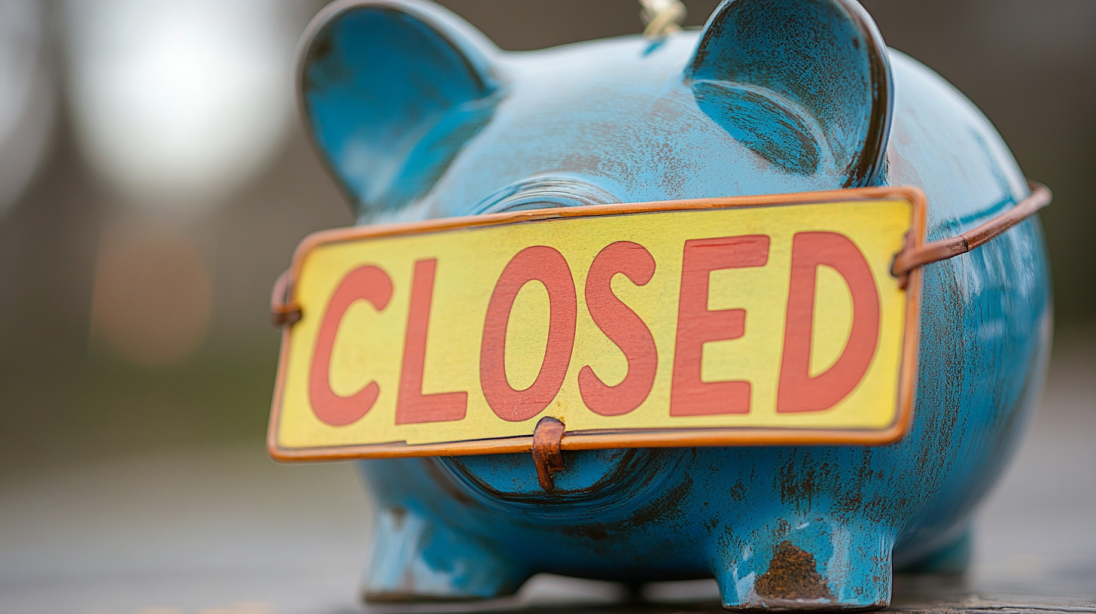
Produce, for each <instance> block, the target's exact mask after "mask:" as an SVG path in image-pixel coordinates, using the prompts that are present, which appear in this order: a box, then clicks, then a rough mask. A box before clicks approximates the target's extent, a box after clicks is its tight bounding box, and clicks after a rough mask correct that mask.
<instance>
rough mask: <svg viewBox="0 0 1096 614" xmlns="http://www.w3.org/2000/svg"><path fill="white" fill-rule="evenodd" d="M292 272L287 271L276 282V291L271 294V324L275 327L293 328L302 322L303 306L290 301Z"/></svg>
mask: <svg viewBox="0 0 1096 614" xmlns="http://www.w3.org/2000/svg"><path fill="white" fill-rule="evenodd" d="M290 272H291V271H289V270H287V271H285V272H284V273H282V274H281V275H279V276H278V279H277V281H275V282H274V290H273V292H271V294H270V322H271V323H272V324H274V326H277V327H279V328H280V327H282V326H292V325H294V324H296V323H297V322H300V321H301V306H300V305H298V304H297V301H294V300H292V299H290V298H289V297H290V290H291V288H290V282H289V279H290Z"/></svg>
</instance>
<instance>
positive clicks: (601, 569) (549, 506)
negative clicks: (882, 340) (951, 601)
mask: <svg viewBox="0 0 1096 614" xmlns="http://www.w3.org/2000/svg"><path fill="white" fill-rule="evenodd" d="M299 68H300V70H299V75H300V82H299V87H300V101H301V106H302V109H303V117H304V119H305V123H306V124H307V126H308V127H309V129H310V131H311V135H312V138H313V140H314V143H315V145H316V147H317V150H318V151H319V152H320V154H321V157H322V158H323V159H324V160H325V161H326V163H327V165H328V167H329V169H330V170H331V172H332V174H333V175H334V177H335V178H336V179H337V181H338V182H339V184H340V185H341V186H342V188H343V189H344V190H345V192H346V195H347V196H348V198H349V199H350V200H351V201H352V203H353V206H354V207H355V211H356V215H357V220H358V223H359V224H361V225H370V224H382V223H394V222H415V221H422V220H429V219H438V218H451V217H457V216H476V215H480V214H491V213H500V212H513V211H519V210H532V209H540V208H549V207H571V206H583V205H604V204H611V203H643V202H657V201H676V200H683V199H698V198H709V197H736V196H755V195H771V194H788V193H802V192H817V191H827V190H842V189H846V188H863V187H872V186H876V187H885V186H911V187H914V188H918V189H920V190H921V191H922V192H923V193H924V195H925V196H926V202H927V208H926V226H925V228H926V232H927V239H928V240H929V241H934V240H941V239H947V238H951V237H957V236H960V235H962V233H965V232H968V231H971V230H972V229H975V228H977V227H979V226H980V225H982V224H984V223H986V222H988V221H990V220H992V219H993V218H995V217H996V216H1000V215H1002V214H1007V213H1008V212H1009V211H1010V210H1012V209H1014V208H1015V207H1017V206H1018V204H1019V203H1021V202H1022V201H1025V200H1026V199H1028V198H1029V195H1030V191H1029V185H1028V184H1027V182H1026V181H1025V178H1024V176H1023V175H1022V174H1021V172H1020V169H1019V168H1018V167H1017V164H1016V162H1015V161H1014V160H1013V158H1012V156H1011V154H1010V153H1009V150H1008V149H1007V147H1006V146H1005V144H1004V143H1003V142H1002V139H1001V138H1000V136H999V135H998V134H997V132H996V131H995V130H994V128H993V127H992V126H991V125H990V123H989V122H988V121H987V120H986V118H985V117H983V116H982V114H981V113H979V111H978V110H977V109H976V108H975V107H974V106H973V105H972V104H971V103H970V101H968V100H967V99H966V98H964V97H963V96H962V95H961V94H960V93H959V92H958V91H956V90H955V89H954V88H953V87H951V86H950V85H949V84H948V83H946V82H945V81H944V80H943V79H941V78H940V77H939V76H938V75H936V74H935V73H933V72H932V71H931V70H929V69H927V68H925V67H924V66H922V65H921V64H919V63H918V62H916V61H915V60H913V59H911V58H909V57H907V56H905V55H903V54H901V53H899V52H897V51H894V50H892V49H888V48H887V47H886V46H885V45H884V43H883V40H882V38H881V37H880V34H879V32H878V31H877V29H876V26H875V25H874V23H873V21H872V20H871V18H870V16H869V15H868V14H867V13H866V12H865V11H864V10H863V8H861V7H860V6H859V5H858V4H856V3H855V2H854V0H800V1H796V2H772V1H767V0H727V1H725V2H723V3H722V4H721V5H720V6H719V7H718V8H717V9H716V11H715V12H714V14H713V15H712V16H711V18H710V19H709V20H708V22H707V25H705V26H704V27H703V28H702V29H700V30H696V31H688V30H686V31H678V32H673V33H669V34H665V35H661V36H657V37H644V36H638V35H637V36H630V37H621V38H615V39H609V40H600V41H591V42H587V43H582V44H575V45H567V46H564V47H559V48H555V49H547V50H543V51H537V52H522V53H510V52H503V51H500V50H499V49H497V48H496V47H495V46H494V45H492V43H491V42H490V41H488V40H487V39H486V38H485V37H484V36H483V35H482V34H480V33H479V32H477V31H476V30H475V29H474V28H472V27H471V26H469V25H468V24H467V23H465V22H463V21H462V20H461V19H460V18H458V17H456V16H454V15H453V14H451V13H449V12H447V11H446V10H444V9H442V8H439V7H437V6H434V5H431V4H427V3H424V2H419V1H415V0H370V1H366V0H357V1H351V2H338V3H336V4H334V5H332V6H330V7H328V8H327V9H326V10H324V11H323V12H322V13H321V14H320V15H319V16H318V17H317V18H316V19H315V21H314V22H313V24H312V25H311V27H310V29H309V30H308V33H307V34H306V38H305V41H304V44H303V45H302V51H301V55H300V58H299ZM919 283H920V284H921V286H920V288H921V310H920V315H919V327H920V328H919V331H920V345H919V352H918V354H917V356H916V364H917V377H916V381H915V386H914V389H915V396H914V398H915V401H914V404H913V413H912V422H911V423H910V426H909V428H908V431H907V432H906V433H905V434H904V436H902V437H901V438H900V439H899V440H897V441H895V442H892V443H888V444H885V445H855V444H851V445H850V444H846V445H723V446H700V447H696V446H691V447H690V446H673V445H669V446H661V447H648V448H644V447H630V448H624V449H612V448H610V449H593V450H564V451H563V452H562V454H561V459H560V460H559V463H560V467H562V470H560V471H558V472H557V473H555V474H554V476H553V482H552V488H550V489H548V488H546V487H545V486H543V484H542V482H543V480H541V479H540V476H538V472H537V467H536V466H535V463H534V462H533V460H532V459H531V458H530V456H529V454H527V453H523V454H518V453H508V454H493V453H492V454H481V455H467V456H426V457H421V458H388V459H371V460H362V461H360V468H361V472H362V474H363V475H364V479H365V482H366V484H367V487H368V490H369V491H371V493H372V495H373V496H374V497H375V502H376V516H375V529H374V544H373V552H372V557H371V563H370V564H369V565H368V569H367V572H366V574H365V578H364V586H363V594H364V598H365V599H366V601H367V602H370V603H384V602H417V601H439V600H469V599H487V598H494V597H500V596H505V595H510V594H513V593H514V592H515V591H517V590H518V589H519V588H520V587H521V586H522V584H523V583H524V582H525V581H526V580H527V579H528V578H530V577H531V576H532V575H534V574H537V573H554V574H563V575H568V576H574V577H581V578H591V579H601V580H610V581H619V582H622V583H626V584H628V585H631V586H639V585H642V584H643V583H647V582H653V581H666V580H680V579H694V578H705V577H712V576H714V577H715V579H716V581H717V583H718V586H719V589H720V592H721V595H722V601H723V604H724V606H725V607H728V608H754V607H758V608H762V607H763V608H773V607H775V608H805V609H809V608H830V609H832V608H848V609H865V608H881V607H885V606H887V605H888V603H889V601H890V596H891V583H892V577H893V573H894V572H895V571H903V570H906V571H948V572H959V571H962V569H963V568H964V567H965V565H966V564H967V562H968V559H969V550H970V545H969V544H970V541H969V540H970V530H971V529H970V527H971V514H972V511H973V510H974V508H975V506H976V504H977V503H978V501H979V500H980V499H981V498H982V497H983V496H984V495H985V493H986V492H987V491H988V490H989V489H990V487H991V486H992V485H993V483H994V482H995V480H996V479H997V478H998V476H999V475H1000V473H1001V471H1002V468H1003V467H1004V466H1005V464H1006V461H1007V460H1008V458H1009V456H1010V455H1011V453H1012V452H1013V451H1014V449H1015V448H1016V446H1017V442H1018V439H1019V437H1020V435H1021V433H1022V432H1023V430H1024V428H1025V425H1026V424H1027V423H1028V421H1029V419H1030V418H1031V416H1032V413H1033V411H1034V408H1035V405H1036V400H1037V399H1038V397H1039V393H1040V389H1041V386H1042V383H1043V378H1044V366H1045V363H1046V357H1047V351H1048V350H1047V348H1048V339H1049V334H1050V326H1051V324H1050V322H1051V312H1050V300H1051V297H1050V289H1049V285H1048V269H1047V262H1046V257H1045V247H1044V243H1043V238H1042V234H1041V230H1040V226H1039V224H1038V221H1037V219H1036V218H1028V219H1026V220H1023V221H1021V222H1020V223H1018V224H1016V225H1015V226H1013V227H1011V228H1010V229H1009V230H1007V231H1006V232H1003V233H1002V234H1000V235H999V236H997V237H996V238H994V239H993V240H991V241H988V242H986V243H985V244H984V245H982V246H981V247H978V248H977V249H974V250H971V251H969V253H965V254H962V255H959V256H957V257H954V258H949V259H943V260H940V261H939V262H934V263H931V264H925V265H924V266H923V268H922V276H921V278H920V280H919ZM440 325H444V324H440ZM557 468H559V467H557Z"/></svg>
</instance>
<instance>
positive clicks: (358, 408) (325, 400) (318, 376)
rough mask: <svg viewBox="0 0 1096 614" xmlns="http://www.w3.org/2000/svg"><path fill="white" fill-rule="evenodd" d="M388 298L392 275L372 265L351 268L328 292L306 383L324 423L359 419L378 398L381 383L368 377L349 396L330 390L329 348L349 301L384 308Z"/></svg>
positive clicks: (332, 424)
mask: <svg viewBox="0 0 1096 614" xmlns="http://www.w3.org/2000/svg"><path fill="white" fill-rule="evenodd" d="M391 298H392V279H391V278H390V277H389V276H388V274H387V273H385V272H384V271H383V270H381V269H380V268H378V267H375V266H363V267H359V268H357V269H354V270H353V271H351V272H350V273H349V274H348V275H347V276H346V277H344V278H343V280H342V281H341V282H340V283H339V287H338V288H336V289H335V292H334V294H332V295H331V301H330V302H329V303H328V305H327V313H325V314H324V316H323V322H322V323H321V324H320V332H319V335H317V338H316V350H315V352H313V354H312V371H311V376H310V377H309V386H308V400H309V401H310V402H311V404H312V412H313V413H315V414H316V417H317V418H319V419H320V421H322V422H324V423H325V424H329V425H331V426H346V425H348V424H353V423H354V422H357V421H358V420H361V418H362V417H363V416H365V414H366V413H367V412H368V411H369V410H370V409H372V407H373V403H375V402H376V401H377V396H378V395H379V394H380V392H381V387H380V386H379V385H377V382H376V381H370V382H369V384H367V385H366V386H365V388H362V389H361V390H360V391H358V392H357V393H355V394H352V395H350V396H348V397H342V396H339V395H337V394H335V392H334V391H333V390H331V377H330V375H331V373H330V372H331V351H332V350H333V349H334V347H335V335H336V333H338V332H339V325H340V324H341V323H342V319H343V315H344V314H346V310H347V309H349V308H350V306H351V305H353V304H354V303H355V302H357V301H368V302H369V303H370V304H371V305H373V307H374V308H375V309H376V310H377V311H383V310H384V308H385V307H387V306H388V300H389V299H391Z"/></svg>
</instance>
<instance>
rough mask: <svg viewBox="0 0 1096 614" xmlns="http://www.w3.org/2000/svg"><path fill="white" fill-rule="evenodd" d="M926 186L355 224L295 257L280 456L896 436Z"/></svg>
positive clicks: (909, 382)
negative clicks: (908, 254) (543, 422)
mask: <svg viewBox="0 0 1096 614" xmlns="http://www.w3.org/2000/svg"><path fill="white" fill-rule="evenodd" d="M923 235H924V197H923V195H922V194H921V192H920V191H918V190H916V189H913V188H863V189H855V190H839V191H834V192H816V193H810V194H792V195H779V196H764V197H746V198H726V199H705V200H694V201H673V202H663V203H646V204H628V205H598V206H591V207H575V208H567V209H545V210H537V211H522V212H516V213H503V214H496V215H484V216H477V217H471V218H460V219H444V220H435V221H428V222H421V223H413V224H397V225H385V226H371V227H362V228H350V229H344V230H335V231H329V232H322V233H318V234H316V235H313V236H311V237H309V238H308V239H306V240H305V241H304V243H303V244H302V245H301V247H300V248H299V249H298V251H297V254H296V256H295V258H294V263H293V268H292V270H291V279H292V284H291V293H292V300H293V301H294V302H295V303H296V304H297V305H299V306H300V309H301V318H300V320H299V321H297V322H296V323H294V324H293V325H292V326H288V327H286V330H285V333H284V338H283V345H282V355H281V364H280V366H279V374H278V382H277V385H276V391H275V397H274V405H273V410H272V416H271V423H270V431H269V447H270V450H271V454H272V455H273V456H274V457H276V458H280V459H330V458H369V457H392V456H419V455H453V454H486V453H501V452H518V451H525V450H529V449H530V447H531V445H532V434H533V429H534V427H535V425H536V423H537V421H538V420H539V419H540V418H542V417H545V416H551V417H554V418H556V419H558V420H560V421H561V422H563V423H564V425H565V428H566V432H565V436H564V438H563V441H562V447H563V448H564V449H592V448H621V447H646V446H697V445H746V444H750V445H756V444H883V443H889V442H893V441H895V440H896V439H898V438H899V437H901V436H902V435H903V434H904V433H905V430H906V429H907V428H908V425H909V421H910V412H911V411H912V401H913V399H912V397H913V388H914V382H915V381H916V377H915V376H916V373H915V369H916V365H917V334H918V323H919V321H918V293H919V288H920V284H919V278H918V275H919V273H918V271H916V270H915V271H914V272H912V273H911V274H910V279H909V283H908V284H904V283H900V280H898V279H897V278H896V277H894V276H893V275H892V274H891V263H892V262H893V260H894V257H895V255H896V254H897V253H898V252H899V251H901V250H902V249H903V248H906V247H908V246H915V245H919V244H920V242H921V241H922V240H923Z"/></svg>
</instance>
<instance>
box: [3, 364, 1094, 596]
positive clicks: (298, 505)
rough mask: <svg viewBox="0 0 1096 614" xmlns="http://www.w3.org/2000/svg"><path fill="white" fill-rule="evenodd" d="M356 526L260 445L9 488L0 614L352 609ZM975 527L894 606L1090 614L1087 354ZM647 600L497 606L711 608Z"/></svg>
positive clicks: (351, 487)
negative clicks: (969, 560)
mask: <svg viewBox="0 0 1096 614" xmlns="http://www.w3.org/2000/svg"><path fill="white" fill-rule="evenodd" d="M368 516H369V505H368V502H367V500H366V497H365V495H364V494H363V493H362V491H361V488H360V486H359V484H358V480H357V476H356V474H355V472H354V470H353V467H352V466H350V465H347V464H329V465H293V466H289V465H276V464H274V463H272V462H270V461H269V460H268V459H267V458H266V455H265V451H264V450H263V448H262V445H261V444H260V443H252V444H247V445H238V446H228V447H218V448H211V449H184V450H178V451H168V452H161V453H157V454H154V455H143V456H138V457H133V458H128V459H122V460H111V461H97V462H91V461H89V462H85V463H83V464H71V465H69V466H62V467H52V468H49V469H43V470H42V471H40V472H38V473H34V472H31V473H27V472H23V473H22V474H19V475H17V476H10V475H9V476H7V477H4V478H3V479H2V481H0V613H3V614H6V613H9V612H10V613H19V614H23V613H26V614H33V613H38V612H42V613H50V614H54V613H72V614H79V613H85V612H86V613H100V612H103V613H107V612H111V613H113V612H124V613H130V612H134V613H142V614H153V613H155V614H178V613H183V612H188V613H189V612H201V613H204V614H213V613H222V614H223V613H229V612H232V613H239V614H243V613H249V614H260V613H269V612H279V613H294V612H301V613H305V612H308V613H317V614H325V613H327V614H330V613H336V612H354V611H360V606H359V605H358V603H357V597H356V590H357V581H358V575H359V573H360V571H361V567H362V566H363V562H364V558H365V555H366V552H367V550H368V540H369V536H368V524H369V523H368ZM977 527H978V534H977V535H978V538H977V541H976V554H975V557H976V563H975V566H974V569H973V571H972V573H971V574H969V575H968V577H967V578H966V579H963V580H948V579H942V578H898V580H897V584H896V589H895V606H894V608H895V609H897V610H901V611H908V612H915V611H934V612H942V611H990V610H994V611H1009V612H1013V611H1016V612H1021V611H1024V612H1048V611H1062V612H1085V613H1087V612H1092V613H1093V614H1096V345H1081V344H1078V345H1067V346H1063V347H1060V348H1058V349H1057V350H1056V352H1055V357H1054V360H1053V362H1052V367H1051V375H1050V379H1049V383H1048V387H1047V392H1046V395H1045V399H1044V403H1043V407H1042V409H1041V413H1040V414H1039V416H1038V417H1037V419H1036V421H1035V424H1034V426H1033V428H1032V430H1031V432H1030V434H1029V437H1028V439H1027V440H1026V442H1025V444H1024V446H1023V448H1022V449H1021V451H1020V453H1019V455H1018V457H1017V458H1016V460H1015V461H1014V463H1013V465H1012V467H1011V469H1010V471H1009V472H1008V474H1007V475H1006V477H1005V479H1004V480H1003V483H1002V484H1001V485H1000V486H999V488H998V489H997V490H996V491H995V492H994V494H993V495H992V496H991V497H990V499H989V500H988V501H987V502H986V505H985V506H984V507H983V510H982V512H981V517H980V519H979V523H978V525H977ZM649 595H650V596H652V597H658V598H660V599H663V600H670V601H674V600H682V599H684V600H686V601H691V603H666V602H663V603H662V604H654V605H652V604H646V605H629V604H623V605H619V604H618V605H616V606H614V605H612V604H613V603H615V602H616V601H617V600H619V598H620V597H621V593H620V591H619V589H618V588H617V587H615V586H613V585H606V584H602V583H597V582H582V581H573V580H568V579H564V578H556V577H538V578H537V579H535V580H534V581H533V582H532V583H531V584H530V585H527V586H526V588H525V589H524V590H523V593H522V595H521V599H520V601H517V602H508V603H501V604H493V605H494V606H495V607H496V608H497V607H503V608H514V607H526V608H529V607H533V608H536V609H537V610H539V611H543V612H549V611H566V612H570V613H577V612H592V611H605V610H610V609H611V610H614V611H618V612H619V611H622V610H632V609H639V610H643V611H644V612H651V613H655V612H666V613H669V612H681V611H701V610H709V611H710V610H713V609H718V608H715V607H714V604H713V603H712V601H711V599H713V598H714V596H715V587H714V583H713V582H693V583H675V584H667V585H657V586H654V587H651V589H650V590H649ZM431 609H432V608H427V609H426V611H429V610H431ZM463 609H465V610H467V608H463ZM476 609H484V608H483V607H479V608H476ZM473 611H474V610H473Z"/></svg>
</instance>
